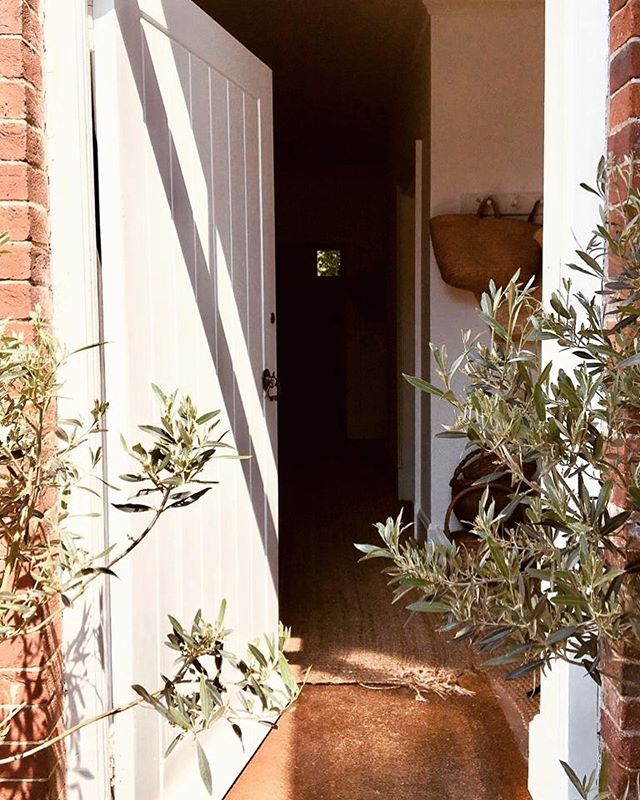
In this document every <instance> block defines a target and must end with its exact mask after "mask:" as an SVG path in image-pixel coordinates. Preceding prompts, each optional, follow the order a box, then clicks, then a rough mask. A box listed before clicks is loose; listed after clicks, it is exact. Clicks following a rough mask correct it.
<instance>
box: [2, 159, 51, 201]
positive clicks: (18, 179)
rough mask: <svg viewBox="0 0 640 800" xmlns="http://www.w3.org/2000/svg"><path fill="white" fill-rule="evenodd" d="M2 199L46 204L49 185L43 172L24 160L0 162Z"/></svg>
mask: <svg viewBox="0 0 640 800" xmlns="http://www.w3.org/2000/svg"><path fill="white" fill-rule="evenodd" d="M2 200H28V201H30V202H33V203H37V204H38V205H40V206H45V207H46V206H48V203H49V187H48V184H47V178H46V175H45V173H44V172H43V171H42V170H41V169H37V168H35V167H32V166H31V165H30V164H27V163H26V162H25V161H11V162H6V161H5V162H0V201H2Z"/></svg>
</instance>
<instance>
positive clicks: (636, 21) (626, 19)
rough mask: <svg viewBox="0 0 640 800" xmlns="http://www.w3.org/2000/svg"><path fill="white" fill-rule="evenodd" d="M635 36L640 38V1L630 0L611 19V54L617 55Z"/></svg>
mask: <svg viewBox="0 0 640 800" xmlns="http://www.w3.org/2000/svg"><path fill="white" fill-rule="evenodd" d="M635 36H640V0H629V2H627V3H626V4H625V5H624V7H623V8H622V9H621V10H620V11H619V12H618V13H617V14H615V15H614V16H613V17H612V18H611V31H610V49H611V52H612V53H615V52H616V51H617V50H618V49H619V48H620V47H622V45H623V44H624V43H625V42H628V41H629V39H631V38H633V37H635Z"/></svg>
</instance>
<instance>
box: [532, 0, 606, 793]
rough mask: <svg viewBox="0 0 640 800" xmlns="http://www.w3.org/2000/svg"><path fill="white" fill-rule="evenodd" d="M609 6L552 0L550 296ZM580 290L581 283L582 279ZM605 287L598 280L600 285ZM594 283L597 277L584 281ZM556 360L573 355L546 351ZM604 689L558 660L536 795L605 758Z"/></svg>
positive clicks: (587, 230)
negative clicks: (567, 768)
mask: <svg viewBox="0 0 640 800" xmlns="http://www.w3.org/2000/svg"><path fill="white" fill-rule="evenodd" d="M608 14H609V9H608V2H607V0H547V3H546V55H545V67H546V77H545V186H544V201H545V209H544V210H545V214H544V217H545V225H544V257H543V295H544V299H545V302H547V303H548V302H549V299H550V296H551V293H552V292H553V291H556V290H557V289H558V288H559V287H560V285H561V281H562V279H563V278H565V277H571V278H572V281H573V283H574V285H581V284H582V283H583V281H584V280H585V279H584V278H582V276H579V275H577V274H576V273H572V271H571V270H569V269H568V267H567V266H566V265H567V264H568V263H570V262H571V261H575V258H574V255H575V250H576V248H577V246H578V245H577V242H579V243H580V245H584V244H586V243H587V242H588V241H589V239H590V238H591V232H592V230H593V228H594V226H595V224H596V222H597V220H598V200H597V198H595V197H594V195H591V194H588V193H587V192H585V191H584V190H583V189H580V186H579V184H580V183H581V182H583V181H584V182H587V183H592V182H593V181H594V179H595V172H596V167H597V164H598V161H599V159H600V157H601V156H602V155H603V154H604V153H605V149H606V125H607V97H608V88H609V84H608V54H609V43H608V33H609V25H608V20H609V16H608ZM581 288H582V287H581ZM595 288H598V287H595ZM584 290H585V291H586V292H588V291H591V292H593V291H594V286H593V285H587V286H586V287H584ZM544 357H545V359H546V360H548V359H549V358H553V362H554V366H555V365H558V366H560V365H561V364H562V363H564V362H565V361H566V356H565V355H563V354H560V353H553V352H552V351H550V350H549V348H547V349H546V352H545V356H544ZM598 716H599V697H598V691H597V687H596V685H595V683H594V682H593V681H592V680H591V679H590V678H588V677H587V676H586V675H585V672H584V670H583V669H581V668H579V667H571V666H569V665H567V664H564V663H558V664H556V665H555V666H554V667H553V668H552V669H551V670H550V671H549V672H548V673H547V674H545V676H544V677H543V679H542V686H541V707H540V714H539V715H538V716H537V717H536V718H535V719H534V720H533V722H532V724H531V727H530V737H529V791H530V793H531V797H532V800H571V798H573V796H574V794H575V792H573V791H572V790H571V787H570V784H569V781H568V779H567V777H566V776H565V774H564V772H563V770H562V768H561V766H560V763H559V761H560V759H562V760H563V761H566V762H567V763H569V764H570V765H571V766H572V767H573V769H574V770H575V771H576V772H577V773H578V774H579V775H580V776H582V775H585V774H589V773H591V771H592V770H594V769H595V768H597V766H598V758H599V737H598V728H599V719H598Z"/></svg>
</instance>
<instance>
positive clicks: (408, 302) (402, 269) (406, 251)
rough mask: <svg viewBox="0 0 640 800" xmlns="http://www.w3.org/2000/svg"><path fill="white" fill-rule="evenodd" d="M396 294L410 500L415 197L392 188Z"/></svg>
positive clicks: (404, 484) (402, 481)
mask: <svg viewBox="0 0 640 800" xmlns="http://www.w3.org/2000/svg"><path fill="white" fill-rule="evenodd" d="M396 220H397V234H396V297H397V314H396V324H397V340H396V342H397V360H398V370H397V376H396V379H397V386H398V396H397V403H398V497H399V499H400V500H402V501H414V499H415V498H414V493H415V487H414V483H415V470H414V463H415V448H416V440H415V425H414V416H415V398H416V391H415V389H414V388H413V387H412V386H410V385H409V384H408V383H407V382H406V381H405V380H404V378H403V377H402V374H403V373H404V374H407V375H412V374H413V373H414V371H415V370H414V363H415V357H414V329H415V308H414V274H413V267H414V263H415V236H414V220H415V197H414V194H413V193H409V192H408V191H405V192H403V191H402V190H401V189H400V187H398V189H397V192H396Z"/></svg>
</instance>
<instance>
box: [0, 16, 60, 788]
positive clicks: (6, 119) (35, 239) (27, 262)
mask: <svg viewBox="0 0 640 800" xmlns="http://www.w3.org/2000/svg"><path fill="white" fill-rule="evenodd" d="M41 15H42V9H41V0H0V231H5V230H6V231H8V232H9V234H10V236H11V240H12V242H13V243H12V245H11V247H10V252H9V254H6V255H2V256H0V317H1V318H5V319H6V318H9V319H12V320H14V323H13V325H14V327H15V328H18V329H22V330H24V331H25V333H26V334H27V335H28V334H29V329H30V323H29V314H30V312H31V311H32V310H33V309H34V308H35V306H36V305H39V306H40V307H41V308H42V310H43V312H44V313H45V314H47V315H49V314H50V311H51V290H50V280H49V257H48V241H49V232H48V222H47V207H48V199H47V193H48V186H47V174H46V170H45V147H44V132H43V127H44V105H43V86H42V81H43V70H42V54H43V43H42V24H41V22H42V20H41ZM14 703H25V704H26V705H27V709H25V710H24V711H23V712H21V714H20V716H19V717H18V718H16V723H15V724H14V725H13V728H12V732H11V735H10V737H9V741H8V742H5V743H4V745H1V746H0V755H1V756H5V755H7V754H9V753H11V752H15V751H16V750H20V749H22V748H24V746H25V744H26V743H28V742H37V741H39V740H41V739H42V738H43V737H45V736H47V735H49V734H50V732H51V731H55V730H57V729H58V728H59V726H60V721H61V714H62V660H61V650H60V629H59V627H58V626H52V627H51V628H49V629H47V630H45V631H44V632H42V633H39V634H35V635H31V636H29V637H24V638H23V639H19V640H14V641H13V642H11V643H10V644H6V643H5V644H0V708H1V707H3V706H4V709H6V708H7V707H10V706H11V704H14ZM63 784H64V759H63V751H62V748H58V750H56V749H55V748H53V749H50V750H47V751H44V752H43V754H42V755H40V756H36V757H34V758H32V759H27V760H25V761H21V762H16V763H15V764H14V765H12V766H11V767H0V800H5V799H6V800H8V799H9V798H11V800H26V799H27V798H28V799H29V800H44V799H45V798H46V800H56V799H57V798H59V797H61V796H62V795H63V794H64V785H63Z"/></svg>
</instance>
